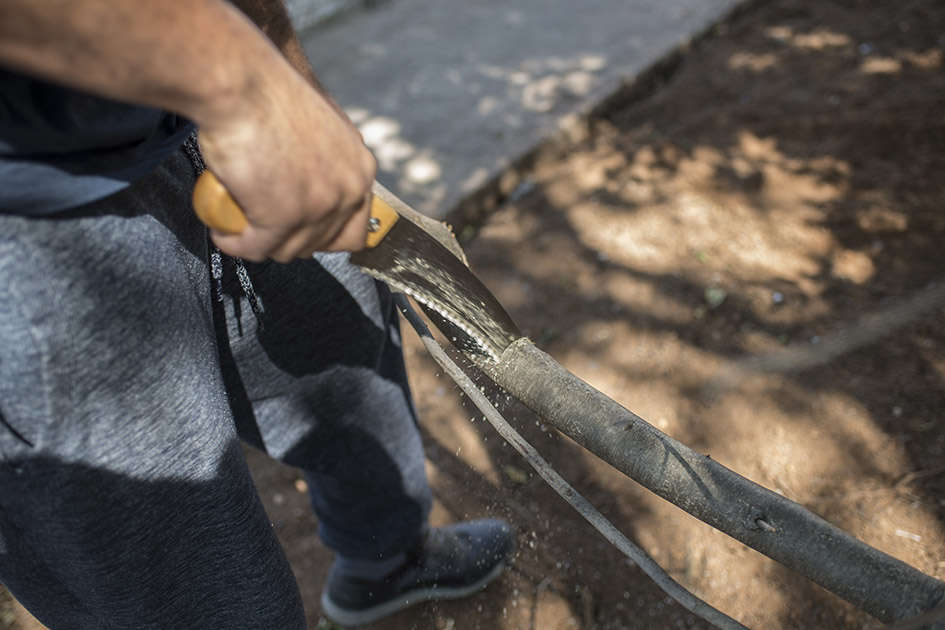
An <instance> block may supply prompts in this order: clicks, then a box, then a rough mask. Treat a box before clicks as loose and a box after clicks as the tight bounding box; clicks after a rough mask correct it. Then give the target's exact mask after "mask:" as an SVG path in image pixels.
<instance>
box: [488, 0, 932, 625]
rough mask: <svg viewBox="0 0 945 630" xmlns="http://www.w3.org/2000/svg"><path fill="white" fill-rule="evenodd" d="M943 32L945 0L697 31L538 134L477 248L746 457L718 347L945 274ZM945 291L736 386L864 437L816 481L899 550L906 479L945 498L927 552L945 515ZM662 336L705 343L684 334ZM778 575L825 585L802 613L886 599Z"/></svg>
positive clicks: (855, 320)
mask: <svg viewBox="0 0 945 630" xmlns="http://www.w3.org/2000/svg"><path fill="white" fill-rule="evenodd" d="M942 32H945V9H943V8H942V7H941V6H940V4H939V3H935V2H931V1H918V0H916V1H909V2H904V3H897V4H895V5H893V4H892V3H881V4H877V3H866V2H857V1H853V0H851V1H845V2H842V1H833V2H825V3H810V2H799V1H791V0H782V1H779V2H770V3H761V4H759V5H758V6H757V7H755V8H753V9H752V10H751V11H748V12H746V13H745V14H743V15H740V16H737V17H736V18H735V19H733V20H732V21H731V22H730V23H728V24H726V25H724V26H723V27H722V28H720V29H719V30H718V32H717V33H716V34H714V35H713V36H710V37H708V38H706V39H705V40H703V41H700V42H699V43H697V44H696V45H695V46H694V47H693V48H692V49H691V50H690V51H688V54H687V55H686V56H685V57H684V58H683V59H682V61H681V62H680V63H679V64H676V65H675V66H673V68H672V74H671V75H669V76H666V77H664V80H663V82H662V85H661V87H660V88H659V89H658V90H657V91H655V92H653V93H649V94H646V95H643V96H642V97H641V96H640V95H639V94H635V93H634V92H633V87H632V86H631V88H629V90H628V93H627V95H626V99H624V100H621V98H620V97H619V96H618V97H616V98H615V99H612V100H611V101H610V102H609V103H608V105H607V107H608V109H606V110H604V111H599V112H598V113H597V115H596V116H597V117H596V118H595V119H594V120H593V121H592V125H591V128H592V131H591V134H590V137H589V138H588V139H587V140H585V141H582V142H580V143H579V144H577V145H576V146H571V147H568V149H567V150H566V151H558V152H557V153H556V154H555V155H553V156H551V157H549V158H548V159H545V160H542V159H541V158H538V160H537V161H536V166H535V167H534V172H533V173H532V182H533V183H534V187H533V189H532V190H531V191H530V192H527V193H526V194H525V195H524V196H523V197H522V198H521V199H517V200H516V201H515V202H514V203H511V204H508V205H507V206H505V207H504V208H503V209H502V210H501V211H500V212H499V213H497V214H496V215H495V216H494V217H492V218H491V219H490V221H489V222H488V223H487V225H486V226H485V229H484V230H483V231H482V233H481V235H480V237H479V238H478V239H477V241H476V242H475V243H474V244H473V245H472V246H471V247H470V257H471V260H472V266H473V268H474V269H476V270H477V271H478V272H479V273H480V275H482V276H483V277H484V278H485V279H486V281H487V284H489V285H490V286H492V287H494V288H495V289H496V291H497V293H498V294H499V296H500V299H501V300H502V301H503V302H504V303H505V304H506V305H507V306H508V307H509V310H510V311H511V312H512V315H513V318H514V319H516V321H518V322H519V324H520V325H521V326H522V328H523V331H524V332H525V333H526V334H527V335H529V336H530V337H531V338H532V339H533V340H535V341H536V342H537V343H538V345H539V346H541V347H543V348H544V349H546V350H547V351H549V352H550V353H551V354H552V355H554V356H556V357H561V360H562V362H565V363H566V364H567V365H568V366H569V367H570V368H571V369H572V370H574V371H578V372H579V375H581V376H583V377H585V378H586V379H587V380H591V381H592V382H595V381H594V377H595V375H597V376H601V377H602V378H603V385H600V384H598V383H596V382H595V384H597V385H598V386H599V387H600V388H601V389H604V390H605V393H606V392H607V388H608V387H612V388H613V389H614V390H615V391H618V392H621V393H623V394H625V395H627V396H630V400H633V395H641V397H642V398H644V399H645V398H646V391H647V389H648V388H657V387H661V386H662V387H666V388H669V389H672V390H673V391H674V392H675V394H676V395H677V396H678V397H679V398H680V399H682V400H683V401H684V402H682V403H680V404H679V405H678V407H677V409H676V411H675V416H676V417H675V418H671V419H670V421H669V424H670V425H671V426H672V427H674V428H676V429H677V430H678V431H679V432H680V433H681V434H683V435H685V436H686V439H684V441H686V442H687V443H689V444H690V445H691V446H693V447H694V448H706V449H710V448H711V449H713V450H714V451H721V453H722V456H723V457H725V456H726V455H727V454H732V455H733V457H734V454H736V453H737V451H738V449H739V446H738V444H739V443H738V441H737V438H738V437H739V436H738V435H736V438H735V439H734V440H729V442H732V443H731V444H726V443H725V441H724V440H722V437H721V436H720V435H719V433H720V428H721V426H720V425H718V424H715V423H714V422H713V420H714V418H713V415H714V414H717V413H719V411H720V410H723V411H724V409H725V407H724V404H723V405H722V406H719V405H720V404H719V403H718V402H717V401H714V400H712V399H707V398H706V396H705V385H706V384H707V383H709V382H710V381H711V379H712V377H713V376H714V374H715V372H716V371H717V370H719V369H721V368H723V367H725V366H726V365H728V364H729V363H731V362H732V361H734V360H736V359H738V358H740V357H744V356H747V355H753V354H766V353H775V352H778V351H780V350H781V349H783V348H784V347H785V346H787V347H789V348H796V347H806V348H808V349H809V350H810V352H809V354H811V355H813V356H815V357H816V355H817V352H818V348H819V347H820V345H821V344H824V343H825V341H827V340H830V339H833V338H835V337H837V336H844V335H847V334H849V332H850V330H851V329H855V328H856V327H857V326H858V325H859V324H860V323H861V321H860V320H861V317H862V316H863V315H864V314H865V313H871V312H875V311H881V310H883V309H886V308H889V307H892V306H895V305H896V304H897V303H900V302H902V301H903V300H906V299H908V298H909V297H910V296H912V295H914V294H916V293H917V292H920V291H922V290H924V289H925V288H927V287H928V286H929V285H930V284H933V283H937V282H940V281H941V280H942V278H943V276H945V250H943V248H942V247H941V246H940V242H941V240H942V236H943V235H945V215H943V214H942V213H941V204H942V200H943V199H945V180H943V179H942V177H941V175H940V174H941V173H942V172H945V149H943V147H945V118H943V116H942V109H941V104H942V103H945V74H943V72H942V68H943V67H945V66H943V64H945V61H943V52H945V38H943V36H942V35H941V33H942ZM941 307H942V304H941V303H938V304H935V303H933V304H932V306H931V307H929V306H928V305H927V306H926V307H925V309H924V310H919V311H917V312H914V313H912V314H910V315H908V316H907V317H905V318H904V319H902V320H901V321H898V322H892V323H891V325H890V326H889V327H888V328H887V329H885V330H878V331H877V332H876V334H875V335H874V336H873V338H871V339H868V340H867V341H865V342H863V343H861V344H860V345H859V346H856V347H853V348H852V349H851V350H850V351H849V352H845V353H843V354H841V355H839V356H824V357H823V360H822V361H814V364H813V365H803V366H796V367H792V366H786V367H785V368H784V369H782V370H780V371H777V372H773V373H766V374H761V375H751V374H749V375H746V376H745V377H744V378H743V379H742V381H740V382H738V383H736V384H735V385H734V387H733V392H734V393H733V394H731V395H733V396H736V397H737V396H743V397H745V396H747V397H748V398H749V400H753V401H755V402H756V403H763V405H764V407H763V408H762V409H761V410H760V412H759V421H760V422H771V421H774V420H777V421H779V422H781V423H783V425H784V426H785V427H786V430H787V431H788V433H789V435H794V436H796V435H800V434H803V433H805V432H806V433H809V434H814V433H815V432H816V434H817V435H820V436H821V438H820V439H822V440H823V441H824V442H825V444H826V442H830V443H832V444H842V445H843V448H842V451H843V452H842V454H841V455H838V456H842V466H844V474H843V478H844V479H843V481H842V482H841V480H839V479H836V480H830V479H819V480H818V479H813V480H808V481H805V482H803V485H804V488H803V489H802V490H800V491H799V493H798V494H799V496H796V497H792V498H796V499H798V500H801V501H802V502H804V503H806V504H807V505H809V506H811V507H812V508H813V509H814V510H815V511H817V512H818V513H820V514H821V515H823V516H825V517H826V518H827V519H828V520H831V521H832V522H835V523H837V524H838V525H840V526H842V527H844V528H846V529H849V530H851V531H853V532H854V533H856V534H858V535H866V536H867V538H868V539H870V540H872V541H873V544H879V545H880V546H881V547H883V548H886V549H891V550H892V551H893V553H894V555H899V554H900V553H903V552H904V551H908V549H906V547H904V546H903V544H905V543H903V544H900V545H899V546H898V547H897V544H896V541H895V538H894V537H893V538H890V536H887V535H885V534H883V533H882V532H881V531H880V530H879V529H875V528H874V529H872V530H871V529H870V525H869V521H871V520H877V521H878V520H881V519H883V518H886V517H885V516H884V514H885V512H886V511H888V510H887V508H888V504H890V503H893V502H898V503H900V504H903V505H905V504H910V505H911V504H914V505H917V506H919V507H920V508H921V509H922V510H924V512H925V513H926V514H927V515H931V518H933V519H934V520H935V521H936V522H937V527H932V526H931V525H929V527H931V529H929V530H928V531H930V532H931V538H933V540H930V541H928V545H931V546H930V547H929V548H928V550H927V551H926V552H922V553H918V552H917V553H915V554H912V555H911V556H910V558H919V559H920V560H923V562H924V564H923V569H924V570H926V571H934V570H935V568H934V562H932V560H931V559H930V558H929V556H935V554H936V553H937V552H938V550H940V545H941V531H942V526H943V525H945V505H943V503H942V502H941V501H940V497H942V496H945V492H943V491H945V475H943V474H940V473H941V472H942V471H941V470H940V469H941V461H942V455H943V453H945V430H943V427H942V424H941V422H940V419H939V415H940V410H941V408H942V403H943V402H945V378H943V375H945V371H943V365H945V363H943V358H945V335H943V334H942V332H941V330H940V329H941V327H940V325H938V320H939V318H940V316H941ZM646 337H649V338H650V341H645V340H644V338H646ZM617 340H619V342H620V343H622V344H624V345H623V346H621V347H615V343H617ZM661 342H663V343H665V344H666V345H676V346H680V347H682V348H683V349H682V350H678V351H675V353H674V354H671V355H670V356H669V357H665V356H660V354H659V353H660V352H666V350H665V349H659V348H657V346H658V345H659V344H660V343H661ZM680 360H681V361H687V360H691V363H690V364H687V365H676V366H674V365H673V362H674V361H680ZM602 366H603V367H602ZM604 368H609V371H608V370H607V369H604ZM604 372H607V373H606V374H605V373H604ZM621 375H622V376H621ZM756 377H757V378H756ZM753 379H754V380H753ZM753 383H754V384H753ZM745 388H747V390H746V389H745ZM743 390H744V391H743ZM745 391H747V392H748V393H747V394H746V393H745ZM726 396H729V394H723V396H722V398H723V403H724V402H725V400H724V399H725V398H726ZM768 405H770V407H771V409H770V410H769V409H768V408H767V406H768ZM651 420H653V418H651ZM657 425H658V423H657ZM658 426H659V425H658ZM725 428H730V427H728V426H727V425H726V426H725ZM734 428H736V429H737V430H738V431H741V432H742V435H743V434H744V433H745V432H746V431H748V430H747V429H745V428H744V427H741V428H739V427H734ZM773 429H774V427H773V426H772V431H773ZM535 438H536V439H537V440H538V442H539V443H540V444H542V447H541V448H542V450H544V448H545V446H544V444H543V441H542V440H543V436H542V435H536V436H535ZM772 439H776V438H775V436H774V435H772ZM815 441H816V440H815ZM824 448H825V449H827V447H826V446H824ZM824 452H825V453H827V454H826V455H822V457H828V456H829V454H830V451H829V450H825V451H824ZM795 455H796V456H802V454H801V453H800V452H795ZM815 455H816V453H815ZM552 459H553V458H552ZM574 459H575V458H574V457H571V458H570V459H568V460H567V463H566V464H565V467H566V468H567V467H568V466H569V465H571V462H572V461H573V460H574ZM772 466H774V465H773V464H772ZM826 469H827V467H821V468H819V469H817V470H826ZM761 470H762V472H764V467H762V468H761ZM771 470H775V469H774V468H771V469H770V470H768V472H769V473H770V472H771ZM936 471H938V472H936ZM574 472H575V473H576V474H577V476H579V477H580V476H581V475H582V474H585V473H584V472H583V471H581V470H575V471H574ZM596 473H597V471H596V470H595V471H591V472H590V474H592V475H593V474H596ZM566 476H567V475H566ZM749 476H751V475H750V474H749ZM775 476H777V475H776V474H775ZM791 476H792V475H785V477H791ZM800 476H801V475H800V473H797V474H794V475H793V477H794V478H795V480H798V479H800ZM785 483H787V481H785ZM844 484H847V485H844ZM786 490H787V493H788V494H789V495H790V494H791V492H790V490H791V489H790V487H787V488H786ZM608 492H613V489H612V488H611V487H609V486H607V485H606V484H604V487H597V488H592V489H591V493H592V495H593V496H595V497H596V498H597V499H598V500H600V499H601V498H602V497H605V496H606V495H607V493H608ZM854 495H855V496H856V497H858V498H848V497H849V496H854ZM604 500H605V501H606V499H604ZM884 506H886V507H884ZM641 508H642V509H641ZM635 509H641V512H642V513H644V514H643V516H645V512H646V509H645V508H643V506H642V505H640V506H635ZM905 511H906V508H905V507H902V508H901V509H899V508H897V511H894V512H893V513H891V516H890V518H892V519H893V520H895V518H898V516H901V515H902V514H905V513H906V512H905ZM628 513H629V515H630V519H631V521H627V522H644V521H645V518H641V515H635V514H634V513H633V511H632V510H631V511H629V512H628ZM624 516H626V515H617V518H623V517H624ZM634 519H635V520H634ZM887 525H889V526H890V527H892V526H893V525H894V524H892V525H890V524H887ZM896 531H897V532H900V531H901V532H902V533H901V534H900V533H896V534H895V535H896V536H899V537H900V538H901V537H903V536H905V537H908V536H909V535H910V534H912V533H911V532H910V531H908V530H907V528H905V526H903V528H902V529H901V530H899V529H897V530H896ZM642 533H644V532H640V531H639V530H638V534H642ZM915 536H917V535H915ZM907 542H908V541H907ZM910 553H911V552H910ZM923 553H924V554H925V555H924V556H923ZM939 557H941V556H939ZM923 558H924V559H923ZM933 559H934V558H933ZM913 561H915V560H913ZM930 567H932V568H930ZM763 579H764V580H767V581H770V582H773V583H775V584H778V585H781V586H783V588H784V589H786V590H787V591H789V593H790V597H789V601H796V602H799V601H805V602H807V601H814V602H816V605H813V606H810V607H807V606H804V607H800V608H798V607H794V608H792V607H789V606H788V607H785V608H784V610H782V611H781V612H779V613H778V615H780V616H778V617H777V619H779V623H781V624H782V625H783V627H827V626H835V627H840V626H843V625H844V624H847V625H850V624H855V623H860V622H862V620H863V618H862V617H860V616H858V615H857V614H855V613H853V612H852V611H851V610H850V609H849V607H845V606H842V605H840V604H839V602H837V600H836V599H835V598H833V597H832V596H829V595H826V594H824V593H823V591H821V590H820V589H819V588H817V587H815V586H813V585H810V584H808V583H807V582H805V581H803V580H800V579H798V578H796V576H793V575H791V574H789V573H787V572H786V571H783V570H781V569H778V568H770V569H766V570H765V573H764V574H763ZM766 619H767V621H768V622H769V623H770V621H771V619H772V617H770V616H769V617H767V618H766Z"/></svg>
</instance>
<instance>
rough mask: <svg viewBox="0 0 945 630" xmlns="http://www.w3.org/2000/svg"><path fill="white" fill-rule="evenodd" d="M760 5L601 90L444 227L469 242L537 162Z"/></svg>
mask: <svg viewBox="0 0 945 630" xmlns="http://www.w3.org/2000/svg"><path fill="white" fill-rule="evenodd" d="M764 2H765V0H741V1H740V2H739V3H737V4H736V5H735V6H733V7H732V8H730V9H729V10H728V11H726V12H725V13H724V14H723V15H722V16H721V17H720V18H719V19H718V20H716V21H714V22H712V23H711V24H708V25H706V26H705V27H704V28H703V29H702V30H700V31H698V32H696V33H694V34H693V35H692V36H690V37H688V38H687V39H685V40H684V41H682V42H680V43H679V44H677V45H676V46H675V47H674V48H673V49H672V50H670V51H669V52H668V53H666V54H665V55H663V56H662V57H660V58H658V59H656V60H655V61H653V62H652V63H651V64H650V65H649V66H647V67H646V68H644V69H643V70H642V71H641V72H639V73H638V74H637V75H636V76H633V77H628V78H625V79H622V80H621V81H620V82H619V83H618V85H616V86H613V85H609V86H602V87H601V89H599V90H597V91H595V93H594V95H593V96H592V98H589V99H588V102H587V104H586V105H585V106H583V107H582V108H580V109H579V110H578V111H576V112H573V113H571V114H568V115H566V116H565V117H564V118H562V119H561V121H560V122H559V124H558V128H557V129H556V130H555V131H554V132H553V133H552V134H551V135H549V136H548V137H546V138H545V139H543V140H541V141H540V142H539V143H538V144H536V145H535V146H533V147H532V148H530V149H528V150H527V151H525V152H524V153H522V154H521V155H519V156H518V157H517V158H515V159H513V160H512V162H511V164H510V165H509V166H508V167H506V168H504V169H502V170H501V171H500V172H499V173H497V174H495V175H494V176H493V177H492V178H491V179H490V180H489V181H488V182H486V183H485V184H483V185H482V186H481V187H479V188H478V189H476V190H475V191H473V192H471V193H470V194H468V195H466V196H464V197H463V198H462V199H461V200H460V201H459V202H457V203H456V204H455V205H454V206H453V207H452V208H451V209H450V210H449V211H447V213H446V215H445V217H444V221H446V222H447V223H448V224H449V225H450V226H451V227H452V229H453V231H454V233H455V234H456V236H457V238H458V239H459V241H460V243H461V244H463V245H465V244H466V243H468V242H470V241H471V240H472V239H474V238H475V236H476V234H477V233H478V231H479V229H480V227H481V226H482V225H483V224H484V223H485V222H486V221H487V220H488V218H489V217H490V216H491V215H492V214H493V213H494V212H495V211H497V210H498V209H499V208H501V206H502V205H503V204H505V203H506V202H508V201H510V200H514V199H516V198H517V197H518V196H520V195H523V194H525V193H526V192H527V191H526V190H524V189H525V187H526V186H527V185H528V182H529V178H530V176H531V174H532V173H534V171H535V167H536V165H537V164H538V163H539V162H541V161H550V160H554V159H560V158H561V157H563V155H564V153H565V152H566V150H567V149H568V147H570V146H572V145H574V144H575V143H578V142H581V141H582V140H584V139H586V138H588V137H589V136H590V134H591V132H592V131H593V128H594V125H595V124H596V123H598V122H600V121H601V120H602V119H604V118H606V117H607V116H608V115H609V114H610V113H612V112H614V111H616V110H619V109H623V108H626V107H627V106H629V105H631V104H632V103H634V102H638V101H642V100H645V99H647V98H649V97H650V96H652V95H653V94H654V93H655V92H656V91H657V90H659V89H660V88H661V87H662V86H663V85H665V84H666V83H667V82H669V81H670V80H671V79H672V76H673V75H674V74H675V72H676V70H677V69H678V68H679V66H680V65H681V64H682V62H683V61H684V60H685V58H686V56H687V55H688V54H689V52H690V51H691V50H692V49H693V48H694V47H695V46H697V45H698V44H699V43H700V42H702V41H704V40H706V39H708V38H710V37H712V36H713V35H716V34H718V33H719V31H721V30H723V29H724V28H725V27H726V25H728V24H730V23H731V22H732V21H733V20H735V19H737V18H739V17H740V16H742V15H744V14H746V13H749V12H751V11H753V10H754V9H755V8H757V7H758V6H760V5H762V4H764Z"/></svg>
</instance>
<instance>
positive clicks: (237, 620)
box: [0, 155, 305, 630]
mask: <svg viewBox="0 0 945 630" xmlns="http://www.w3.org/2000/svg"><path fill="white" fill-rule="evenodd" d="M192 183H193V172H192V167H191V165H190V163H189V162H188V161H187V160H186V158H184V157H183V155H178V156H176V157H175V158H173V159H171V160H169V161H168V162H167V163H165V164H164V165H163V166H162V167H161V168H160V169H159V170H158V171H156V172H155V173H154V174H152V175H151V176H149V177H148V178H147V179H146V180H145V181H143V182H141V183H140V184H138V185H136V186H134V187H133V188H132V189H131V190H128V191H126V192H123V193H119V194H118V195H115V196H113V197H111V198H109V199H107V200H104V201H103V202H99V203H96V204H93V205H92V206H88V207H85V208H81V209H79V210H77V211H75V212H72V213H69V214H68V215H64V216H57V217H55V218H48V219H29V218H23V217H14V216H0V274H2V276H3V279H4V280H3V282H2V283H0V582H2V583H3V584H5V585H6V586H7V587H8V588H9V589H10V590H11V591H12V592H13V594H14V596H16V597H17V598H18V599H19V600H20V601H21V602H22V603H23V604H24V605H25V606H26V607H27V608H28V609H29V610H31V611H32V612H33V613H34V614H35V615H36V616H37V617H38V618H39V619H40V621H42V622H43V623H45V624H46V625H47V626H49V627H50V628H52V629H53V630H64V629H65V630H68V629H73V628H75V629H81V630H94V629H96V628H103V629H104V628H109V629H124V628H127V629H132V628H133V629H135V630H140V629H145V628H153V629H158V628H182V629H189V628H195V629H196V628H260V629H262V628H266V629H271V628H295V629H299V630H301V629H302V628H304V627H305V622H304V615H303V612H302V606H301V601H300V597H299V594H298V589H297V586H296V584H295V581H294V579H293V577H292V574H291V571H290V569H289V567H288V563H287V562H286V560H285V557H284V555H283V553H282V551H281V549H280V548H279V546H278V543H277V541H276V539H275V536H274V535H273V532H272V530H271V526H270V524H269V520H268V518H267V517H266V514H265V513H264V511H263V509H262V507H261V504H260V502H259V499H258V497H257V496H256V494H255V491H254V489H253V485H252V481H251V479H250V477H249V473H248V471H247V468H246V465H245V462H244V461H243V458H242V454H241V451H240V446H239V443H238V439H237V436H236V431H235V429H234V425H233V420H232V416H231V413H230V409H229V405H228V402H227V396H226V394H225V392H224V388H223V383H222V379H221V372H220V369H219V362H218V356H217V348H216V344H215V342H214V329H213V324H212V317H211V312H210V290H209V286H210V282H209V273H208V270H207V266H206V236H205V231H204V230H203V229H202V228H201V227H200V226H199V224H196V223H195V221H194V219H193V217H192V216H191V212H190V210H189V207H190V203H189V197H190V187H191V186H192ZM163 208H172V209H173V211H167V212H165V211H164V210H162V209H163ZM181 239H184V240H183V241H182V240H181Z"/></svg>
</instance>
